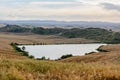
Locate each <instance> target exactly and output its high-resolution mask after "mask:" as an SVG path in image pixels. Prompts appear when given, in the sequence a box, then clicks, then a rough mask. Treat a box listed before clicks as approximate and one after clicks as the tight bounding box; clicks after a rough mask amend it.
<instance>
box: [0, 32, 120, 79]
mask: <svg viewBox="0 0 120 80" xmlns="http://www.w3.org/2000/svg"><path fill="white" fill-rule="evenodd" d="M31 37H32V39H31ZM41 37H42V40H43V39H44V41H49V40H50V37H49V39H48V37H47V38H46V36H39V37H38V35H36V36H33V35H27V36H24V35H19V36H18V34H17V36H16V35H13V34H10V33H9V34H7V35H6V34H3V33H1V34H0V45H1V46H0V80H120V74H119V73H120V63H119V61H120V60H119V56H120V55H119V51H120V50H119V47H120V45H114V46H107V47H105V48H104V49H107V50H110V51H111V52H109V53H107V54H92V55H88V56H81V57H78V58H76V57H73V58H69V59H67V60H63V62H61V61H37V60H30V59H28V58H26V57H23V56H21V55H19V54H18V53H17V52H15V51H14V50H13V48H12V47H11V46H10V45H9V43H10V42H19V43H26V42H27V43H31V42H37V41H38V39H39V40H41ZM54 37H55V36H54ZM52 38H53V36H52ZM33 39H34V40H33ZM55 39H56V38H55ZM57 39H58V38H57ZM52 40H53V39H52ZM52 40H51V43H53V42H52ZM53 41H54V40H53ZM58 41H59V40H58ZM100 56H101V57H100ZM109 56H110V57H109ZM110 58H113V59H110ZM76 59H79V60H78V61H76ZM71 60H72V61H71ZM104 60H105V61H106V62H104ZM66 62H70V63H66ZM76 62H78V63H76ZM84 62H87V63H84ZM101 62H102V63H101ZM103 62H104V63H103Z"/></svg>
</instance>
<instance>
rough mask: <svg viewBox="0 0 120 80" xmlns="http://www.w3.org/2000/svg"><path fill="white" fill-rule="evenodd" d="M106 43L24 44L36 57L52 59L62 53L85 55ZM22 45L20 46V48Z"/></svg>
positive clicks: (30, 53) (26, 49)
mask: <svg viewBox="0 0 120 80" xmlns="http://www.w3.org/2000/svg"><path fill="white" fill-rule="evenodd" d="M101 45H105V44H61V45H22V46H25V51H27V52H29V55H33V56H34V57H35V58H41V57H43V56H45V57H46V58H50V59H58V58H60V57H61V56H62V55H65V54H72V55H74V56H80V55H84V54H85V53H89V52H98V51H97V50H96V49H97V48H99V47H100V46H101ZM22 46H19V47H20V48H21V47H22Z"/></svg>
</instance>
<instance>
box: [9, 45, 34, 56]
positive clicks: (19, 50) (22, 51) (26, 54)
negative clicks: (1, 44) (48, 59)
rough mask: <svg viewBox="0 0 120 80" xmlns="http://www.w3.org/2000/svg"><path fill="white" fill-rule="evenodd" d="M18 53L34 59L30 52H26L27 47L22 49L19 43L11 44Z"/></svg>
mask: <svg viewBox="0 0 120 80" xmlns="http://www.w3.org/2000/svg"><path fill="white" fill-rule="evenodd" d="M10 45H11V46H12V47H13V48H14V49H15V50H16V51H17V52H19V53H20V54H21V55H22V56H27V57H29V58H34V56H32V55H29V53H28V52H26V51H25V47H24V46H23V47H22V49H21V48H19V47H18V46H17V43H11V44H10Z"/></svg>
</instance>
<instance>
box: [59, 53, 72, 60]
mask: <svg viewBox="0 0 120 80" xmlns="http://www.w3.org/2000/svg"><path fill="white" fill-rule="evenodd" d="M72 56H73V55H72V54H66V55H62V56H61V57H60V59H65V58H69V57H72Z"/></svg>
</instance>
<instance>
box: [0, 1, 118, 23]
mask: <svg viewBox="0 0 120 80" xmlns="http://www.w3.org/2000/svg"><path fill="white" fill-rule="evenodd" d="M0 20H59V21H62V20H65V21H110V22H120V0H0Z"/></svg>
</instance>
